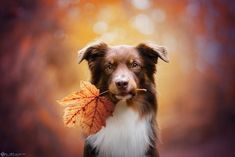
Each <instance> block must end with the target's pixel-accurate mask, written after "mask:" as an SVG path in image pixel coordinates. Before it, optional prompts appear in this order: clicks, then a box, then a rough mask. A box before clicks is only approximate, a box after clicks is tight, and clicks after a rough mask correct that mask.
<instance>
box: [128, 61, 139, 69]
mask: <svg viewBox="0 0 235 157" xmlns="http://www.w3.org/2000/svg"><path fill="white" fill-rule="evenodd" d="M130 66H131V68H137V67H139V66H140V65H139V63H137V62H136V61H134V62H132V63H131V64H130Z"/></svg>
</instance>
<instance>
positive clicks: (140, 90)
mask: <svg viewBox="0 0 235 157" xmlns="http://www.w3.org/2000/svg"><path fill="white" fill-rule="evenodd" d="M136 91H137V92H147V89H145V88H137V89H136ZM108 92H109V90H106V91H104V92H102V93H100V94H99V96H101V95H104V94H106V93H108Z"/></svg>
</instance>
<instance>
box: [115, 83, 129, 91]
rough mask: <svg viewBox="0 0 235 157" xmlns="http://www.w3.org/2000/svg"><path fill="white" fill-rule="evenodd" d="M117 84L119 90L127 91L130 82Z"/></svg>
mask: <svg viewBox="0 0 235 157" xmlns="http://www.w3.org/2000/svg"><path fill="white" fill-rule="evenodd" d="M115 83H116V86H117V87H118V88H119V89H126V88H127V86H128V81H117V82H115Z"/></svg>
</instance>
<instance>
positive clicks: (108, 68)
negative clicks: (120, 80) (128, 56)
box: [105, 63, 114, 72]
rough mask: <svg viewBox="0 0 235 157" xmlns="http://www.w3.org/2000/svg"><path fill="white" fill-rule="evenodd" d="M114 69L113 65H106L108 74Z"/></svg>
mask: <svg viewBox="0 0 235 157" xmlns="http://www.w3.org/2000/svg"><path fill="white" fill-rule="evenodd" d="M113 69H114V65H113V64H112V63H108V64H106V65H105V70H106V71H107V72H111V71H112V70H113Z"/></svg>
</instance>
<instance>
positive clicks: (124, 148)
mask: <svg viewBox="0 0 235 157" xmlns="http://www.w3.org/2000/svg"><path fill="white" fill-rule="evenodd" d="M150 137H151V130H150V123H149V118H142V119H140V117H139V114H138V113H137V112H135V111H134V110H133V109H132V108H130V107H128V106H127V105H126V102H125V101H124V100H123V101H119V102H118V103H117V104H116V108H115V111H114V113H113V116H112V117H109V118H108V119H107V121H106V127H103V128H102V129H101V130H100V131H99V132H97V133H96V134H94V135H91V136H89V137H88V142H89V143H90V144H91V145H92V146H93V147H95V148H96V149H97V150H98V151H99V155H98V156H99V157H144V156H145V155H144V154H145V153H146V151H147V147H148V145H150V144H151V143H150Z"/></svg>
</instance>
